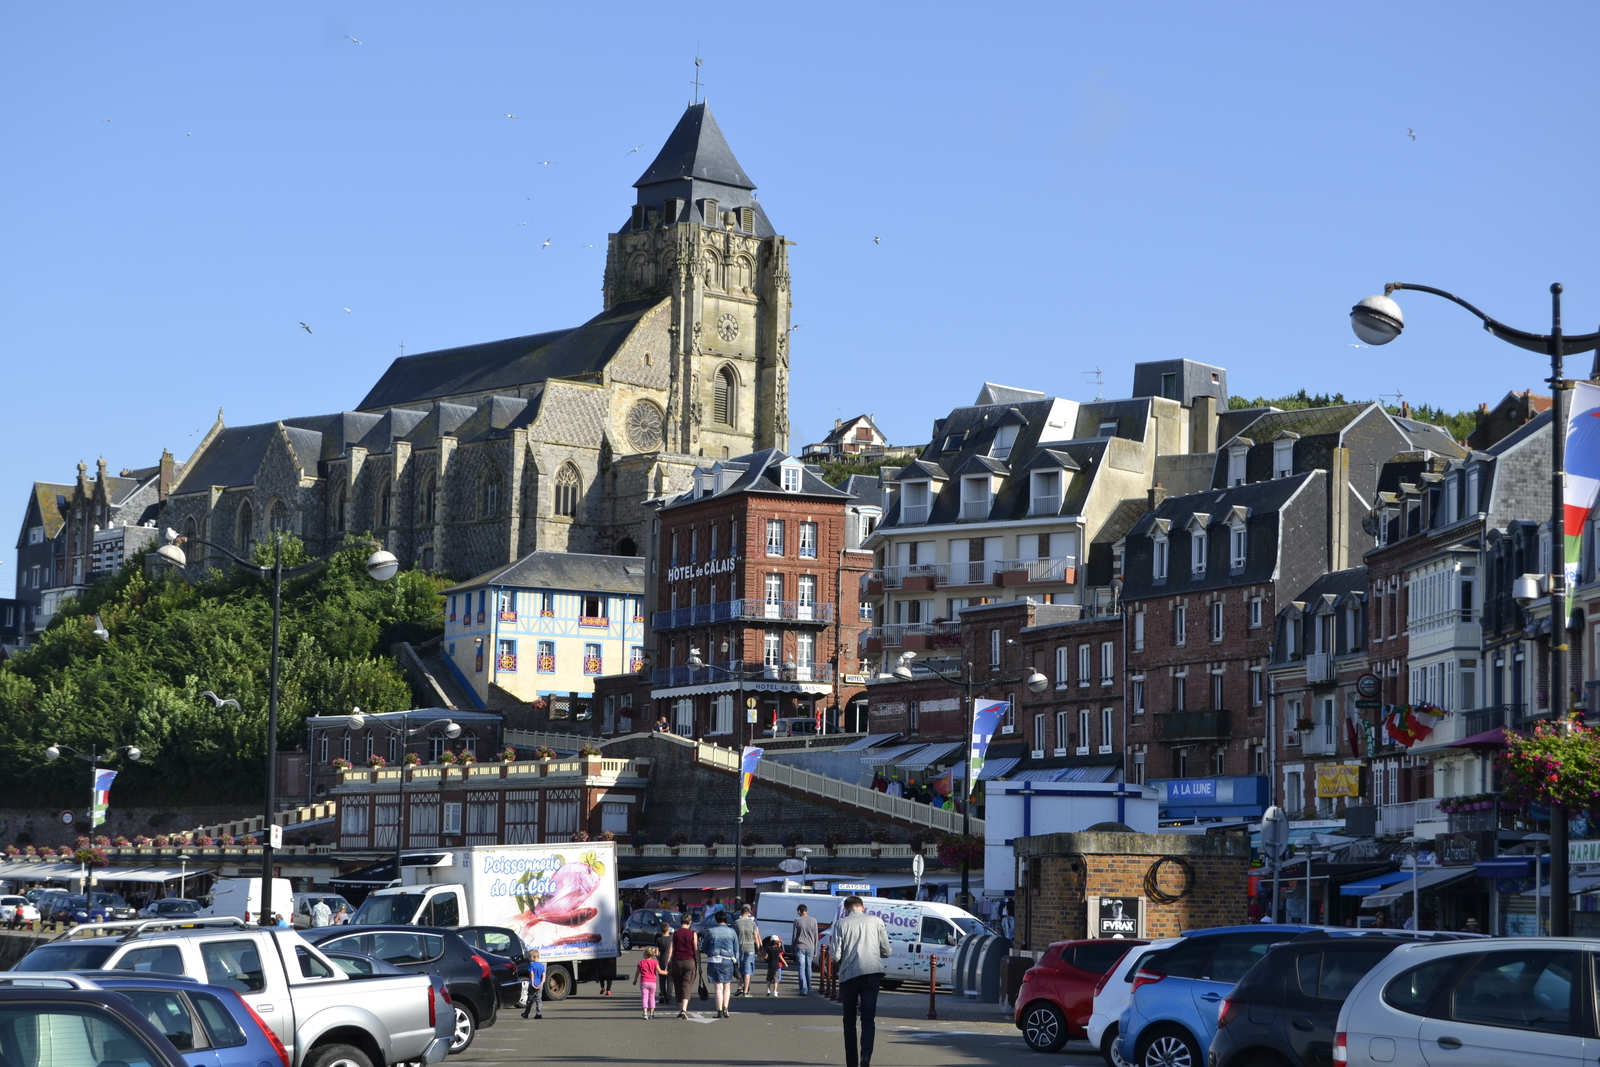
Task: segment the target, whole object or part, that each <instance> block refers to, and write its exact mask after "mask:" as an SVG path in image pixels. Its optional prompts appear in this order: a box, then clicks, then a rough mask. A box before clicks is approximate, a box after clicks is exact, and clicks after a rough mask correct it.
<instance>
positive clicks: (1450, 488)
mask: <svg viewBox="0 0 1600 1067" xmlns="http://www.w3.org/2000/svg"><path fill="white" fill-rule="evenodd" d="M1443 518H1444V521H1445V522H1446V523H1447V524H1448V523H1452V522H1455V521H1456V476H1455V475H1454V474H1452V475H1451V476H1450V477H1448V478H1446V479H1445V480H1444V516H1443Z"/></svg>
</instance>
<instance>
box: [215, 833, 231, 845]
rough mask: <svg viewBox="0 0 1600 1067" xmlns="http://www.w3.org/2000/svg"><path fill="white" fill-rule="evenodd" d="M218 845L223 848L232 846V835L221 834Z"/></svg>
mask: <svg viewBox="0 0 1600 1067" xmlns="http://www.w3.org/2000/svg"><path fill="white" fill-rule="evenodd" d="M218 843H219V844H221V845H224V846H226V845H231V844H233V835H232V834H223V835H222V840H221V841H220V842H218Z"/></svg>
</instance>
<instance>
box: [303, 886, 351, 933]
mask: <svg viewBox="0 0 1600 1067" xmlns="http://www.w3.org/2000/svg"><path fill="white" fill-rule="evenodd" d="M319 900H320V901H322V902H323V903H325V904H327V905H328V916H329V918H330V920H331V918H332V917H333V916H335V915H337V914H339V909H340V908H341V907H343V908H344V910H345V911H346V912H348V913H350V914H352V915H354V914H355V910H356V909H355V908H352V907H351V906H350V902H349V901H348V900H346V899H344V897H342V896H340V895H339V894H338V893H322V892H317V893H296V894H295V895H294V915H293V916H292V917H291V919H290V922H292V923H294V925H295V926H296V927H298V928H300V929H302V930H304V929H306V928H307V927H309V926H314V925H316V923H315V922H314V921H313V916H312V914H311V909H312V908H314V907H316V906H317V901H319Z"/></svg>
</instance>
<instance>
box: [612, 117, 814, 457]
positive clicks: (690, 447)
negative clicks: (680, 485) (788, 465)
mask: <svg viewBox="0 0 1600 1067" xmlns="http://www.w3.org/2000/svg"><path fill="white" fill-rule="evenodd" d="M633 184H634V188H635V189H637V190H638V196H637V199H636V201H635V203H634V205H633V213H632V215H631V217H630V218H629V219H628V222H627V224H626V225H624V226H623V227H622V229H621V230H619V231H618V232H616V233H614V234H612V235H611V236H610V239H609V241H608V244H607V250H606V276H605V306H606V309H607V310H610V309H612V308H614V307H617V306H618V305H621V304H628V303H632V302H634V301H638V300H659V299H662V298H670V299H671V301H672V306H671V325H670V327H669V331H670V334H671V348H672V356H671V378H670V385H669V388H668V399H667V411H666V416H665V425H664V426H663V431H664V436H665V442H664V444H665V448H666V450H667V451H669V452H680V453H684V454H687V455H704V456H710V457H713V458H722V457H724V456H738V455H743V454H744V453H746V452H751V451H754V450H756V449H762V448H781V449H785V450H787V448H788V446H789V257H788V246H787V244H786V242H785V241H784V239H783V237H782V236H781V235H779V234H777V233H774V232H773V229H772V223H770V222H769V221H768V220H767V215H766V212H764V211H763V210H762V209H761V204H760V203H758V202H757V201H756V196H755V183H754V182H752V181H751V180H750V178H749V177H748V176H747V175H746V174H745V172H744V168H743V167H741V166H740V165H739V161H738V160H737V159H735V158H734V155H733V150H732V149H731V148H729V147H728V142H727V140H726V139H724V138H723V136H722V130H721V129H719V128H718V126H717V120H716V119H714V118H713V117H712V116H711V109H710V107H709V106H707V105H706V104H693V105H691V106H690V107H689V109H688V110H687V111H685V112H684V113H683V117H682V118H681V119H679V120H678V125H677V126H676V127H675V128H674V129H673V131H672V134H671V136H669V137H668V138H667V143H666V144H665V145H664V146H663V147H662V149H661V151H660V153H658V154H657V155H656V158H655V161H654V162H652V163H651V164H650V166H649V167H648V168H646V170H645V172H644V174H643V175H642V176H641V177H640V178H639V180H638V181H636V182H634V183H633Z"/></svg>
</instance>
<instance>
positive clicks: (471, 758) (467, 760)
mask: <svg viewBox="0 0 1600 1067" xmlns="http://www.w3.org/2000/svg"><path fill="white" fill-rule="evenodd" d="M477 762H478V757H477V756H475V755H473V754H472V750H471V749H467V748H464V749H462V750H461V751H460V752H458V753H456V763H457V764H459V765H460V766H462V767H468V766H471V765H472V764H474V763H477Z"/></svg>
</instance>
